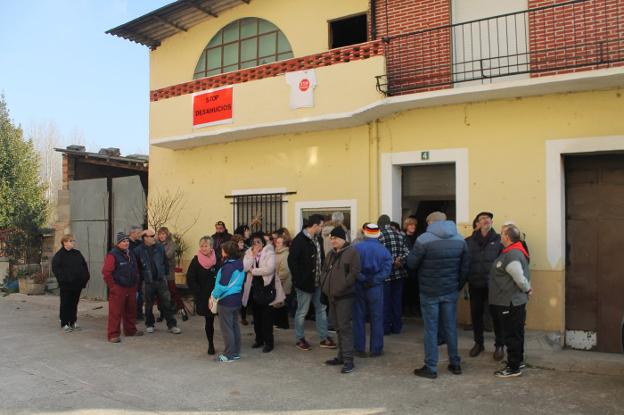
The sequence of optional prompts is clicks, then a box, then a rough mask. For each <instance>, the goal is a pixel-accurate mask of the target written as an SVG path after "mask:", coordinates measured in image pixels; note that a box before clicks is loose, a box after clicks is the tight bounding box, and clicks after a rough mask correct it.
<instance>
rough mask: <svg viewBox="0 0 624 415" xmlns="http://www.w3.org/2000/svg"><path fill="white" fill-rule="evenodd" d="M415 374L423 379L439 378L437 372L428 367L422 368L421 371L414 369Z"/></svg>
mask: <svg viewBox="0 0 624 415" xmlns="http://www.w3.org/2000/svg"><path fill="white" fill-rule="evenodd" d="M414 374H415V375H416V376H420V377H421V378H428V379H435V378H437V377H438V374H437V373H436V372H433V371H431V370H430V369H429V368H428V367H427V365H425V366H423V367H421V368H420V369H414Z"/></svg>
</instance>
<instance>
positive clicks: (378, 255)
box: [353, 223, 392, 357]
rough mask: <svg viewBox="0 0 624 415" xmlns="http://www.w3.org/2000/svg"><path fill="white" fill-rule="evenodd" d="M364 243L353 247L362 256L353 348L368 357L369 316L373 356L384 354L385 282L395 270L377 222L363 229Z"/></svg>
mask: <svg viewBox="0 0 624 415" xmlns="http://www.w3.org/2000/svg"><path fill="white" fill-rule="evenodd" d="M362 231H363V233H364V240H363V241H362V242H360V243H358V244H356V245H354V248H355V249H356V250H357V251H358V254H359V255H360V264H361V269H360V273H359V274H358V276H357V280H356V283H355V302H354V304H353V348H354V349H355V355H356V356H358V357H366V356H367V355H366V352H365V349H366V315H367V314H368V315H369V316H370V324H371V338H370V357H377V356H381V355H382V354H383V345H384V343H383V337H384V317H383V309H384V305H383V300H384V282H385V280H386V277H387V276H388V275H390V271H392V255H390V252H388V250H387V249H386V248H385V246H383V245H382V244H381V242H379V236H380V232H379V227H378V226H377V225H375V224H374V223H369V224H366V225H364V227H363V228H362Z"/></svg>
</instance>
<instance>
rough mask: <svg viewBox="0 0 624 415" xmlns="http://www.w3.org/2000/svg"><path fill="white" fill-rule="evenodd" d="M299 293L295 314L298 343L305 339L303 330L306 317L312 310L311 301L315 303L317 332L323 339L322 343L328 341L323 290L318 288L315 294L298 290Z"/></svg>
mask: <svg viewBox="0 0 624 415" xmlns="http://www.w3.org/2000/svg"><path fill="white" fill-rule="evenodd" d="M296 291H297V311H296V312H295V338H296V339H297V341H299V340H301V339H303V338H305V335H304V334H303V328H304V324H305V316H306V314H308V310H309V309H310V301H313V302H314V312H315V319H316V331H318V335H319V337H320V338H321V341H323V340H325V339H327V306H326V305H325V304H321V288H320V287H316V288H315V289H314V294H312V293H307V292H305V291H301V290H300V289H298V288H296Z"/></svg>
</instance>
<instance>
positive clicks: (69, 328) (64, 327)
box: [63, 324, 74, 333]
mask: <svg viewBox="0 0 624 415" xmlns="http://www.w3.org/2000/svg"><path fill="white" fill-rule="evenodd" d="M63 331H64V332H65V333H71V332H72V331H74V329H72V328H71V326H70V325H69V324H65V325H64V326H63Z"/></svg>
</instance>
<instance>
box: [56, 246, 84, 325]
mask: <svg viewBox="0 0 624 415" xmlns="http://www.w3.org/2000/svg"><path fill="white" fill-rule="evenodd" d="M75 242H76V239H75V238H74V235H71V234H67V235H63V238H61V245H62V248H61V249H59V250H58V252H57V253H56V254H54V257H53V258H52V273H53V274H54V276H55V277H56V279H57V281H58V284H59V288H60V291H61V293H60V297H61V306H60V311H59V318H60V319H61V327H62V328H63V330H64V331H65V332H66V333H69V332H71V331H73V330H76V329H78V328H79V327H78V325H77V324H76V318H77V317H76V314H77V312H78V301H80V292H81V291H82V289H83V288H84V287H86V286H87V282H88V281H89V277H90V275H89V268H88V267H87V262H86V261H85V259H84V257H83V256H82V254H81V253H80V251H79V250H77V249H74V243H75Z"/></svg>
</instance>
